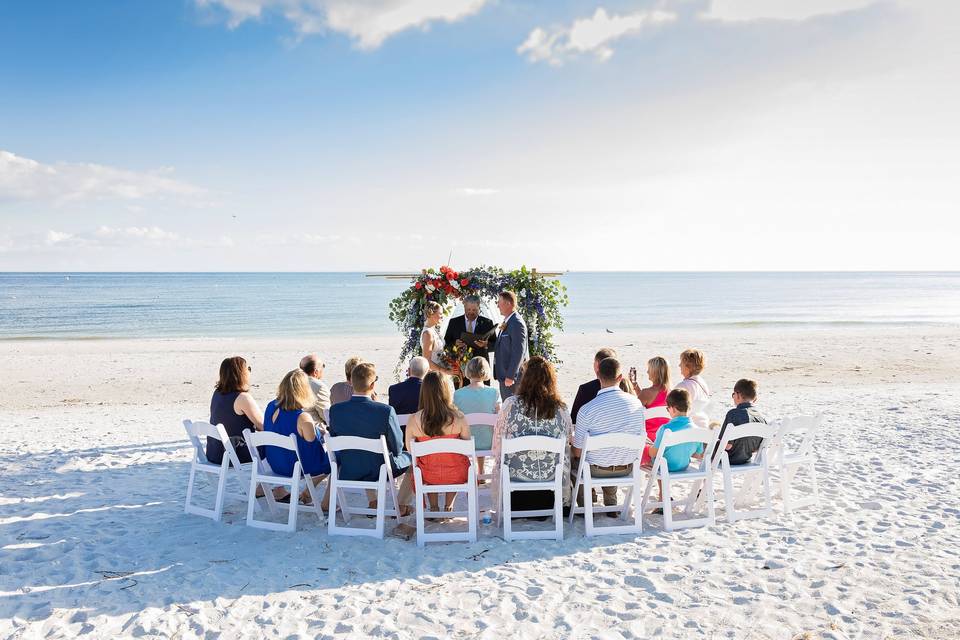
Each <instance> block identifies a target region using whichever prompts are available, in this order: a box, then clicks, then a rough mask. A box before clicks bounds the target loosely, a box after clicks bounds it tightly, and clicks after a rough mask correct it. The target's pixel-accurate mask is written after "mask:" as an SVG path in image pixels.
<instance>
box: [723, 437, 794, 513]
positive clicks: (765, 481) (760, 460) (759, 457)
mask: <svg viewBox="0 0 960 640" xmlns="http://www.w3.org/2000/svg"><path fill="white" fill-rule="evenodd" d="M777 431H778V426H777V425H775V424H764V423H762V422H748V423H746V424H741V425H732V424H728V425H727V428H726V429H724V431H723V438H721V439H720V444H719V446H718V448H717V454H716V456H715V457H714V458H713V471H714V473H716V472H717V470H720V472H721V473H722V475H723V500H724V504H725V505H726V507H727V521H729V522H736V521H737V520H745V519H747V518H762V517H770V516H772V515H773V499H772V497H771V490H770V450H771V447H772V445H773V444H774V441H775V440H776V435H777ZM750 437H755V438H763V441H762V442H761V443H760V448H759V449H758V450H757V452H756V454H754V458H753V461H752V462H749V463H747V464H740V465H736V466H734V465H731V464H730V456H729V454H728V453H727V450H726V449H727V445H728V444H729V443H730V442H732V441H733V440H739V439H740V438H750ZM710 453H711V452H707V455H708V456H709V455H710ZM734 476H742V477H743V485H742V486H741V488H740V492H739V493H735V492H734V488H733V478H734ZM755 481H759V482H761V483H762V486H763V496H762V498H763V506H762V507H761V508H759V509H744V510H742V511H738V510H737V502H738V501H740V502H744V501H746V500H748V499H750V498H752V497H753V496H754V494H755V489H756V487H757V485H756V483H755Z"/></svg>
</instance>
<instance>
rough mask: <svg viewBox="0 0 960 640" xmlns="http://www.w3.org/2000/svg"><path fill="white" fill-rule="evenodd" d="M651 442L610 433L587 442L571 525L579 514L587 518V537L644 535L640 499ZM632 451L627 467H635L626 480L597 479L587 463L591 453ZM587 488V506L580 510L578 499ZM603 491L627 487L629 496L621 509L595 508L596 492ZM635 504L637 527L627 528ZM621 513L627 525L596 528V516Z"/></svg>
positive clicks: (621, 478) (581, 457)
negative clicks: (644, 459) (645, 455)
mask: <svg viewBox="0 0 960 640" xmlns="http://www.w3.org/2000/svg"><path fill="white" fill-rule="evenodd" d="M646 444H647V439H646V437H645V436H640V435H634V434H629V433H608V434H605V435H599V436H590V435H588V436H587V437H586V439H585V440H584V442H583V449H581V455H580V468H579V469H577V480H576V482H575V483H574V485H573V494H572V498H571V504H570V515H569V521H570V524H573V517H574V516H575V515H576V514H578V513H582V514H584V523H585V528H586V534H587V537H592V536H595V535H601V534H605V533H611V534H620V533H641V532H642V531H643V510H642V509H641V508H640V497H641V495H642V493H641V492H642V484H641V482H640V474H641V470H640V460H641V458H642V457H643V450H644V448H645V447H646ZM612 448H617V449H629V450H630V455H631V461H630V462H629V463H627V464H632V465H633V470H632V471H631V472H630V473H629V474H627V475H623V476H618V477H604V478H594V477H593V475H592V474H591V472H590V464H589V463H588V462H587V454H588V453H589V452H591V451H602V450H603V449H612ZM581 484H583V503H584V505H585V506H583V507H578V506H577V504H576V499H577V496H578V495H579V492H580V485H581ZM603 487H617V488H619V487H627V495H626V498H625V499H624V501H623V505H621V506H616V505H613V506H609V507H608V506H606V505H604V506H602V507H595V506H593V500H592V499H591V496H592V495H593V489H594V488H600V489H602V488H603ZM631 502H633V524H626V520H627V515H628V514H629V513H630V503H631ZM615 511H619V512H620V520H621V522H623V523H624V524H618V525H604V526H600V527H595V526H594V523H593V514H594V513H613V512H615Z"/></svg>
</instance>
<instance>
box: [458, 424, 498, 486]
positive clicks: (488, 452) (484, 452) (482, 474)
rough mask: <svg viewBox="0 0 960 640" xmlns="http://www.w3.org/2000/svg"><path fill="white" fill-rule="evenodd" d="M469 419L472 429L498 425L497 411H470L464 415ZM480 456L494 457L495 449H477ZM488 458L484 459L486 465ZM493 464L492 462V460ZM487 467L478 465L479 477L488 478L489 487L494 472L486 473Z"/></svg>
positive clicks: (481, 478)
mask: <svg viewBox="0 0 960 640" xmlns="http://www.w3.org/2000/svg"><path fill="white" fill-rule="evenodd" d="M464 418H466V420H467V424H469V425H470V429H473V428H474V427H490V428H491V429H492V428H493V427H495V426H496V425H497V414H495V413H468V414H466V415H465V416H464ZM476 451H477V457H478V458H492V457H493V449H477V450H476ZM486 462H487V461H486V460H484V466H486ZM491 464H492V462H491ZM485 471H486V470H485V469H481V468H479V467H477V478H478V479H480V480H487V481H488V485H487V486H488V487H489V486H490V484H489V483H490V482H492V481H493V472H492V471H491V473H486V472H485Z"/></svg>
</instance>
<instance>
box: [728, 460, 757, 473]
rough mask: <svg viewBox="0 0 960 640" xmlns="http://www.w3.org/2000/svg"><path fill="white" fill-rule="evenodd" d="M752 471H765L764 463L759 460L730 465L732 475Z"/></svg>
mask: <svg viewBox="0 0 960 640" xmlns="http://www.w3.org/2000/svg"><path fill="white" fill-rule="evenodd" d="M752 471H763V465H761V464H759V463H757V462H751V463H749V464H737V465H730V474H731V475H736V474H738V473H750V472H752Z"/></svg>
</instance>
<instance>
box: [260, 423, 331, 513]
mask: <svg viewBox="0 0 960 640" xmlns="http://www.w3.org/2000/svg"><path fill="white" fill-rule="evenodd" d="M243 439H244V440H245V441H246V443H247V449H249V450H250V458H251V459H252V460H253V465H252V466H251V473H250V491H249V493H248V496H247V526H249V527H254V528H256V529H270V530H271V531H296V529H297V513H298V512H300V511H312V512H314V513H316V514H317V519H319V520H320V524H321V526H322V525H323V521H324V517H323V509H322V508H321V507H320V495H319V492H318V491H317V488H316V486H315V485H314V482H313V477H312V476H311V475H310V474H309V473H304V472H303V463H302V462H301V460H300V451H299V450H298V449H297V436H296V434H293V433H291V434H290V435H289V436H281V435H280V434H278V433H273V432H272V431H250V429H244V430H243ZM262 446H270V447H279V448H281V449H287V450H289V451H293V452H294V453H295V454H296V456H297V461H296V462H294V463H293V472H292V473H291V474H290V477H289V478H288V477H286V476H280V475H277V474H276V473H274V472H273V470H272V469H270V467H269V465H267V464H266V463H265V461H264V460H263V459H262V458H261V457H260V452H259V451H257V447H262ZM301 483H303V484H305V485H306V487H307V492H308V493H309V494H310V501H311V503H312V504H309V505H302V504H300V491H301ZM257 485H262V486H263V496H264V498H265V499H266V501H267V504H268V505H269V507H270V512H271V513H276V511H277V505H278V503H277V501H276V499H275V498H274V497H273V487H287V489H288V490H289V491H290V504H289V505H288V507H287V521H286V522H285V523H284V522H271V521H269V520H257V519H256V518H254V517H253V512H254V509H255V508H256V505H257V497H256V496H257Z"/></svg>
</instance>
